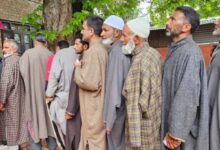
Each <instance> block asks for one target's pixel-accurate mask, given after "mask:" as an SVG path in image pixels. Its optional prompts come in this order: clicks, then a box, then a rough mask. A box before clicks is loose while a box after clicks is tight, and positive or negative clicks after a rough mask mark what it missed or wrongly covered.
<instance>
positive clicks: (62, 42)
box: [57, 40, 70, 49]
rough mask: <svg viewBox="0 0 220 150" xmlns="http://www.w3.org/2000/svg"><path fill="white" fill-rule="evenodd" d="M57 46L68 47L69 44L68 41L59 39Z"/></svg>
mask: <svg viewBox="0 0 220 150" xmlns="http://www.w3.org/2000/svg"><path fill="white" fill-rule="evenodd" d="M57 46H58V47H59V48H60V49H64V48H68V47H69V46H70V45H69V43H68V41H66V40H60V41H58V42H57Z"/></svg>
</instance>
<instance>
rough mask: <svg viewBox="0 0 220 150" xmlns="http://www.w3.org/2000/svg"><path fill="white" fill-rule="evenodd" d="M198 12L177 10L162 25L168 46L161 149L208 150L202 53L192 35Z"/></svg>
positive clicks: (205, 76) (197, 19)
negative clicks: (167, 38) (164, 28)
mask: <svg viewBox="0 0 220 150" xmlns="http://www.w3.org/2000/svg"><path fill="white" fill-rule="evenodd" d="M199 24H200V20H199V15H198V13H197V12H196V11H195V10H194V9H193V8H191V7H187V6H181V7H177V8H176V9H175V11H174V12H173V13H172V15H171V16H170V19H169V20H168V21H167V23H166V30H167V33H166V35H167V36H170V37H171V39H172V41H173V42H172V43H171V45H170V47H169V52H168V55H167V58H166V60H165V64H164V67H163V82H162V92H163V93H162V94H163V109H162V129H161V131H162V133H161V135H162V140H163V143H162V150H168V149H175V150H208V149H209V118H208V117H209V106H208V96H207V75H206V70H205V65H204V60H203V56H202V53H201V51H200V49H199V47H198V46H197V44H196V43H195V42H194V41H193V38H192V33H194V32H195V31H196V29H197V28H198V27H199Z"/></svg>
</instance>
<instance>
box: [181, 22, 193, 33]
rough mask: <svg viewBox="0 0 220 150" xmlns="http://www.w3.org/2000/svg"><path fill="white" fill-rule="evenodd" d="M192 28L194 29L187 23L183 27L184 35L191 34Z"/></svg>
mask: <svg viewBox="0 0 220 150" xmlns="http://www.w3.org/2000/svg"><path fill="white" fill-rule="evenodd" d="M191 28H192V25H191V24H189V23H187V24H184V25H183V28H182V31H183V33H186V32H191Z"/></svg>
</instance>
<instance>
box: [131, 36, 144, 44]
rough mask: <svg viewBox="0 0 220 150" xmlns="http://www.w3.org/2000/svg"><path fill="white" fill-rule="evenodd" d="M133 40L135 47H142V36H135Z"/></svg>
mask: <svg viewBox="0 0 220 150" xmlns="http://www.w3.org/2000/svg"><path fill="white" fill-rule="evenodd" d="M133 39H134V43H135V45H140V43H141V40H142V38H141V37H140V36H138V35H135V36H134V38H133Z"/></svg>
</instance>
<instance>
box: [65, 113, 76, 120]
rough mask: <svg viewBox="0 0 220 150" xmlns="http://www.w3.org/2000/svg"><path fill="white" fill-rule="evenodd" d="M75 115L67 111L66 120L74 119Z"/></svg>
mask: <svg viewBox="0 0 220 150" xmlns="http://www.w3.org/2000/svg"><path fill="white" fill-rule="evenodd" d="M73 116H74V115H70V114H69V113H67V112H66V113H65V115H64V117H65V119H66V120H70V119H73Z"/></svg>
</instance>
